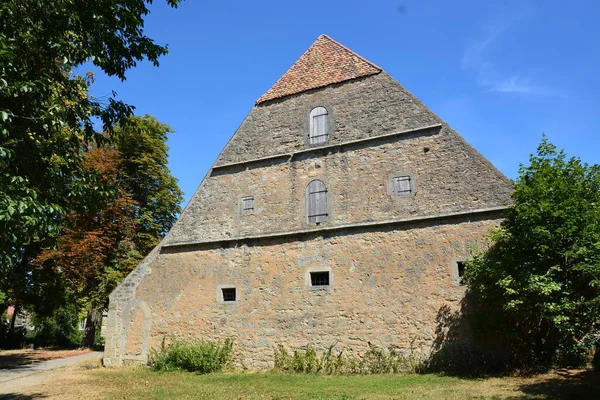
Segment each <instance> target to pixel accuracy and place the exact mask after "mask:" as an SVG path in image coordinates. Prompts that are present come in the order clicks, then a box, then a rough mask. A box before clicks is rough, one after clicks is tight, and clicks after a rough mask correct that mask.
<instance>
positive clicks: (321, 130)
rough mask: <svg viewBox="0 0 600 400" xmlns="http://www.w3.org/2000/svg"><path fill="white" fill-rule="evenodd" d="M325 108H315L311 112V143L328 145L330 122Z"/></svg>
mask: <svg viewBox="0 0 600 400" xmlns="http://www.w3.org/2000/svg"><path fill="white" fill-rule="evenodd" d="M328 117H329V115H328V114H327V109H326V108H325V107H315V108H313V109H312V110H311V111H310V117H309V118H310V121H309V124H310V134H309V143H310V144H319V143H326V142H327V140H329V121H327V118H328Z"/></svg>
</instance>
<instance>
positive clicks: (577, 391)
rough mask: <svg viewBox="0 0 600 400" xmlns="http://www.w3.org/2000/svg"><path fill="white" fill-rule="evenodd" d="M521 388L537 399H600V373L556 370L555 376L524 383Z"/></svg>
mask: <svg viewBox="0 0 600 400" xmlns="http://www.w3.org/2000/svg"><path fill="white" fill-rule="evenodd" d="M519 389H520V390H521V391H522V392H523V393H525V394H527V395H528V396H531V398H536V399H538V398H542V399H548V400H567V399H569V400H570V399H600V373H597V372H593V371H556V372H555V376H554V377H549V378H544V379H543V380H540V381H538V382H533V383H526V384H522V385H520V386H519ZM527 398H529V397H527Z"/></svg>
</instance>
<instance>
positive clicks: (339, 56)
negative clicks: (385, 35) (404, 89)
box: [256, 33, 383, 104]
mask: <svg viewBox="0 0 600 400" xmlns="http://www.w3.org/2000/svg"><path fill="white" fill-rule="evenodd" d="M381 71H383V69H382V68H381V67H379V66H377V65H375V64H373V63H372V62H370V61H369V60H367V59H365V58H364V57H362V56H360V55H358V54H356V53H355V52H353V51H352V50H350V49H349V48H347V47H346V46H344V45H343V44H341V43H339V42H337V41H335V40H334V39H332V38H331V37H329V36H328V35H326V34H324V33H323V34H321V35H319V37H318V38H317V40H315V41H314V42H313V43H312V45H310V47H309V48H308V49H306V51H304V53H302V55H301V56H300V57H299V58H298V59H297V60H296V61H295V62H294V63H293V64H292V66H291V67H290V68H289V69H288V70H287V71H286V72H285V74H283V75H282V76H281V77H280V78H279V79H278V80H277V81H276V82H275V83H274V84H273V86H271V88H270V89H269V90H267V91H266V92H265V93H264V94H263V95H262V96H261V97H260V98H259V99H258V100H257V101H256V104H260V103H263V102H265V101H269V100H274V99H279V98H282V97H287V96H291V95H294V94H298V93H302V92H305V91H307V90H312V89H317V88H321V87H325V86H328V85H331V84H335V83H341V82H345V81H348V80H353V79H357V78H361V77H365V76H370V75H375V74H378V73H380V72H381Z"/></svg>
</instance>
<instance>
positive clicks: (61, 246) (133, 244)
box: [34, 115, 183, 346]
mask: <svg viewBox="0 0 600 400" xmlns="http://www.w3.org/2000/svg"><path fill="white" fill-rule="evenodd" d="M117 131H119V135H118V140H117V142H116V145H115V146H111V147H108V146H104V147H100V148H98V147H92V148H89V149H87V150H86V151H85V157H84V161H85V162H84V165H85V168H86V170H87V171H89V172H90V174H92V175H93V176H96V177H97V178H98V179H97V180H96V185H97V186H98V188H99V189H100V190H98V191H96V193H109V195H107V196H102V197H101V198H100V199H99V200H98V201H95V202H92V204H95V206H94V207H87V208H86V209H81V210H73V211H72V212H70V213H69V214H68V216H67V218H66V224H65V226H64V228H63V231H62V234H61V235H60V237H59V239H58V246H57V247H56V248H52V249H47V250H45V251H43V252H42V253H41V254H40V255H39V256H38V257H37V259H36V262H35V265H37V266H39V268H38V269H39V270H41V271H46V273H52V274H54V275H55V277H57V278H58V279H56V278H55V279H54V280H53V281H56V282H60V284H61V285H62V287H63V288H64V289H63V290H65V291H66V292H68V294H69V295H68V296H64V297H62V299H63V300H64V299H71V301H72V299H77V303H78V306H79V309H80V311H81V313H82V314H83V315H85V316H86V329H85V334H84V337H83V345H85V346H91V345H93V344H94V338H95V333H96V328H97V326H98V323H99V322H100V315H101V314H102V310H103V309H105V308H106V307H107V306H108V295H109V294H110V292H111V291H112V290H113V289H114V288H115V286H116V285H117V284H118V283H119V282H121V281H122V280H123V279H124V278H125V276H126V275H127V274H128V273H129V272H131V270H132V269H133V268H134V267H135V266H136V265H137V264H138V263H139V261H140V260H141V259H142V258H143V257H144V256H145V255H146V254H147V253H148V252H149V251H150V250H151V249H152V248H153V247H154V246H155V245H156V244H157V243H158V241H159V240H160V239H161V238H162V237H163V236H164V234H165V233H166V232H167V231H168V230H169V228H171V226H172V225H173V224H174V223H175V220H176V217H177V215H178V214H179V213H180V212H181V207H180V206H179V204H180V203H181V201H182V200H183V198H182V192H181V190H180V189H179V186H178V185H177V180H176V179H175V178H174V177H173V176H172V175H171V173H170V171H169V169H168V166H167V161H168V147H167V145H166V140H167V134H168V133H169V132H171V129H170V128H169V127H168V126H167V125H165V124H162V123H160V122H158V121H157V120H156V119H155V118H154V117H151V116H148V115H147V116H145V117H130V118H128V119H126V120H125V121H124V123H123V124H122V125H121V127H118V128H117ZM45 281H46V282H47V281H49V280H48V279H46V280H45ZM36 285H39V283H37V282H36V283H35V284H34V286H36ZM61 306H62V304H61ZM38 309H39V307H38ZM51 311H52V310H48V311H47V312H45V313H43V315H50V312H51Z"/></svg>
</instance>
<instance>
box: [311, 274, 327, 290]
mask: <svg viewBox="0 0 600 400" xmlns="http://www.w3.org/2000/svg"><path fill="white" fill-rule="evenodd" d="M310 285H311V286H317V287H318V286H329V272H328V271H324V272H311V273H310Z"/></svg>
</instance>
